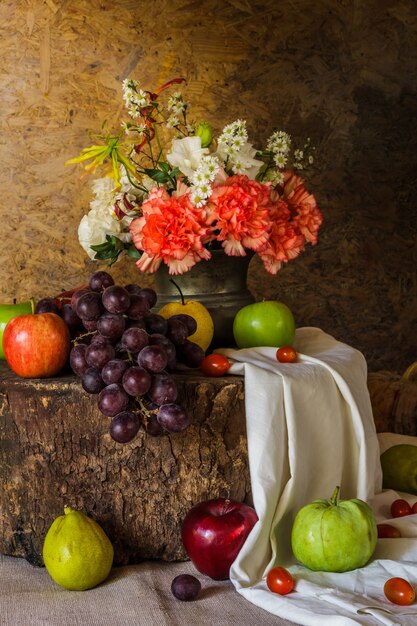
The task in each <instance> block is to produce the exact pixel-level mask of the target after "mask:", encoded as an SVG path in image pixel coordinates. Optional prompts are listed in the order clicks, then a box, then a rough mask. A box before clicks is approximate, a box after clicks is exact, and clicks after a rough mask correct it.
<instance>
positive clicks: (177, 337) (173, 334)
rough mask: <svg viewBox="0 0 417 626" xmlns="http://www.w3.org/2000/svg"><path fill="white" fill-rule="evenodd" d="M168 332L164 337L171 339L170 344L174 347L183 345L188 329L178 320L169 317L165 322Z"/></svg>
mask: <svg viewBox="0 0 417 626" xmlns="http://www.w3.org/2000/svg"><path fill="white" fill-rule="evenodd" d="M167 324H168V330H167V333H166V336H167V337H168V339H171V341H172V343H173V344H175V345H176V346H180V345H181V344H183V343H184V342H185V341H186V339H187V337H188V327H187V325H186V324H185V323H184V322H182V321H181V320H180V319H178V318H175V317H170V318H169V319H168V320H167Z"/></svg>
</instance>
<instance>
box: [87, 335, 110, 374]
mask: <svg viewBox="0 0 417 626" xmlns="http://www.w3.org/2000/svg"><path fill="white" fill-rule="evenodd" d="M114 357H115V350H114V348H113V346H112V345H111V343H110V342H109V341H107V340H104V341H95V342H94V343H90V345H89V346H88V347H87V350H86V351H85V360H86V361H87V363H88V365H91V367H98V368H100V369H101V368H102V367H103V366H104V365H105V364H106V363H107V362H108V361H110V359H114Z"/></svg>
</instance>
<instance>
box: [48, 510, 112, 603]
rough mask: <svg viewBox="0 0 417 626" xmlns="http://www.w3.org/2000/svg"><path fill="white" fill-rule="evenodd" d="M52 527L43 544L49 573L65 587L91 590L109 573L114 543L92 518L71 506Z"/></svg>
mask: <svg viewBox="0 0 417 626" xmlns="http://www.w3.org/2000/svg"><path fill="white" fill-rule="evenodd" d="M64 513H65V514H64V515H60V516H59V517H57V518H56V519H55V520H54V521H53V522H52V525H51V526H50V528H49V530H48V532H47V534H46V537H45V541H44V544H43V560H44V563H45V567H46V569H47V571H48V574H49V575H50V577H51V578H52V580H54V581H55V582H56V583H58V585H60V586H61V587H64V589H71V590H76V591H83V590H85V589H92V588H93V587H96V586H97V585H99V584H100V583H101V582H103V581H104V580H105V579H106V578H107V577H108V575H109V573H110V570H111V567H112V564H113V546H112V544H111V542H110V539H109V538H108V537H107V535H106V533H105V532H104V530H103V529H102V528H101V526H100V525H99V524H97V522H95V521H94V520H93V519H91V517H88V516H87V515H85V514H84V513H82V512H81V511H75V510H73V509H70V508H69V507H65V508H64Z"/></svg>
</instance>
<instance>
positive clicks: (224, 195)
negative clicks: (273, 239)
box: [206, 175, 271, 256]
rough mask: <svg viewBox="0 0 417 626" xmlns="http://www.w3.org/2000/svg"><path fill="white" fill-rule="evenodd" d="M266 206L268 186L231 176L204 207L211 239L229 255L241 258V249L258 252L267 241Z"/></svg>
mask: <svg viewBox="0 0 417 626" xmlns="http://www.w3.org/2000/svg"><path fill="white" fill-rule="evenodd" d="M270 205H271V199H270V184H269V183H268V184H266V185H265V184H263V185H262V184H260V183H258V182H256V181H254V180H249V178H248V177H247V176H244V175H236V176H231V177H230V178H228V179H227V180H226V181H225V182H224V183H223V184H222V185H220V186H217V187H215V188H214V190H213V193H212V194H211V196H210V198H209V201H208V204H207V207H206V208H207V210H208V220H209V222H210V223H211V224H212V230H213V235H214V237H213V238H214V239H215V240H217V241H221V242H222V246H223V248H224V251H225V252H226V254H228V255H230V256H244V255H245V254H246V253H245V248H249V249H251V250H255V251H257V250H259V248H261V247H262V246H263V245H264V244H265V243H266V241H267V240H268V231H269V229H270V219H269V208H270Z"/></svg>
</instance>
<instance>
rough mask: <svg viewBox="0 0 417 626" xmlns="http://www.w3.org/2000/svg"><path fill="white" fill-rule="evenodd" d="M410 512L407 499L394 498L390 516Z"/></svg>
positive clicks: (402, 515) (399, 515)
mask: <svg viewBox="0 0 417 626" xmlns="http://www.w3.org/2000/svg"><path fill="white" fill-rule="evenodd" d="M411 513H412V511H411V506H410V505H409V504H408V502H407V500H403V499H402V498H399V499H398V500H394V502H393V503H392V504H391V515H392V517H404V515H411Z"/></svg>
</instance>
